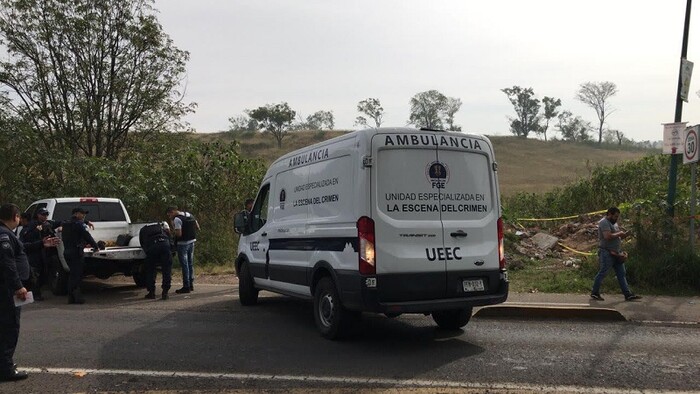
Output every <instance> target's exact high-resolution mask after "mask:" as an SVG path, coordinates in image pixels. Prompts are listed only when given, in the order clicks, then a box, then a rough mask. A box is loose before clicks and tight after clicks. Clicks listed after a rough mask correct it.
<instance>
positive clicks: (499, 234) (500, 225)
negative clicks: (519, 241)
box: [498, 218, 506, 271]
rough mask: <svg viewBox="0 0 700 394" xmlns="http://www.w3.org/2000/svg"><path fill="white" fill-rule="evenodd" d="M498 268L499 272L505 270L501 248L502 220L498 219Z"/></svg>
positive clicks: (503, 251)
mask: <svg viewBox="0 0 700 394" xmlns="http://www.w3.org/2000/svg"><path fill="white" fill-rule="evenodd" d="M498 268H499V269H500V270H501V271H505V269H506V253H505V247H504V246H503V218H498Z"/></svg>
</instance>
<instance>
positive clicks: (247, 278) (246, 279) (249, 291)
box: [238, 262, 260, 306]
mask: <svg viewBox="0 0 700 394" xmlns="http://www.w3.org/2000/svg"><path fill="white" fill-rule="evenodd" d="M259 292H260V290H258V289H256V288H255V284H254V283H253V275H252V274H251V273H250V267H248V263H247V262H243V263H242V264H241V273H240V276H239V277H238V300H239V301H240V302H241V305H244V306H249V305H255V304H257V303H258V293H259Z"/></svg>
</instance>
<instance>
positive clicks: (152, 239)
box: [139, 223, 173, 300]
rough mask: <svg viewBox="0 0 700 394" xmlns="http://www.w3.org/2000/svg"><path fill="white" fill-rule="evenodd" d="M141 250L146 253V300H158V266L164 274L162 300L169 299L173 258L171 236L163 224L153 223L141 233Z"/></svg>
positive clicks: (142, 229) (144, 227)
mask: <svg viewBox="0 0 700 394" xmlns="http://www.w3.org/2000/svg"><path fill="white" fill-rule="evenodd" d="M139 242H140V243H141V248H142V249H143V251H144V252H146V290H148V294H146V297H145V298H146V299H150V300H153V299H155V298H156V266H158V265H160V267H161V270H162V272H163V282H162V284H161V288H162V289H163V292H162V293H161V299H163V300H167V299H168V291H169V290H170V282H171V272H172V269H173V256H172V255H171V254H170V236H168V234H167V233H166V230H165V229H164V228H163V225H162V224H161V223H151V224H147V225H145V226H143V227H142V228H141V230H140V231H139Z"/></svg>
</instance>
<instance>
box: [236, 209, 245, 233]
mask: <svg viewBox="0 0 700 394" xmlns="http://www.w3.org/2000/svg"><path fill="white" fill-rule="evenodd" d="M247 224H248V213H247V212H246V211H241V212H238V213H237V214H235V215H234V216H233V230H234V231H235V232H236V233H237V234H244V235H245V234H246V231H245V230H246V227H247V226H246V225H247Z"/></svg>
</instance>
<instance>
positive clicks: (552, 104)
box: [540, 96, 561, 141]
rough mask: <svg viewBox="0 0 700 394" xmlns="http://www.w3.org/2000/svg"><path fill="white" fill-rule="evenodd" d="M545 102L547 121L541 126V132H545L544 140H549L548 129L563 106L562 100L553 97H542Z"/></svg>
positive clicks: (545, 117)
mask: <svg viewBox="0 0 700 394" xmlns="http://www.w3.org/2000/svg"><path fill="white" fill-rule="evenodd" d="M542 103H543V104H544V119H545V123H544V124H543V125H542V126H541V127H540V132H541V133H542V134H544V140H545V141H547V130H549V122H550V120H552V119H553V118H556V117H557V116H558V115H559V111H558V108H559V107H561V100H560V99H555V98H553V97H548V96H544V98H543V99H542Z"/></svg>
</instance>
